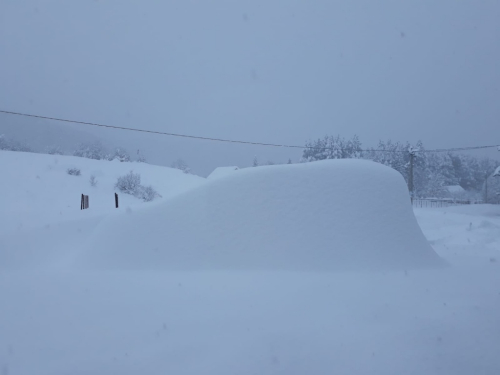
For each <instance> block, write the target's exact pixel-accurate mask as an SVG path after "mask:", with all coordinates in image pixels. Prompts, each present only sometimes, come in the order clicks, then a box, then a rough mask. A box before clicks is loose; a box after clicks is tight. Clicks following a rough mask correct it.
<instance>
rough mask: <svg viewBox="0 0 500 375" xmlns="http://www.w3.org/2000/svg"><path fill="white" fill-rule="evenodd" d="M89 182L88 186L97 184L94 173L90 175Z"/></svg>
mask: <svg viewBox="0 0 500 375" xmlns="http://www.w3.org/2000/svg"><path fill="white" fill-rule="evenodd" d="M89 182H90V186H92V187H95V186H97V178H95V176H94V175H92V176H90V179H89Z"/></svg>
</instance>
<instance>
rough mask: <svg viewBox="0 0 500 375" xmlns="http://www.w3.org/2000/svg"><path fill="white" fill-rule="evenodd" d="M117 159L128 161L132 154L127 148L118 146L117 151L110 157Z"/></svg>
mask: <svg viewBox="0 0 500 375" xmlns="http://www.w3.org/2000/svg"><path fill="white" fill-rule="evenodd" d="M115 159H117V160H120V161H121V162H128V161H130V155H129V153H128V152H127V150H125V149H123V148H120V147H117V148H116V149H115V152H114V153H113V154H112V155H111V157H110V158H109V160H115Z"/></svg>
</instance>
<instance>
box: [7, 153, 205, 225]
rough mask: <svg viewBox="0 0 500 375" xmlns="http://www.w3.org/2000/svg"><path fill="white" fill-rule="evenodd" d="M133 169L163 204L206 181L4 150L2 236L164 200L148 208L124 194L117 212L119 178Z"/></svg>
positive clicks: (139, 166)
mask: <svg viewBox="0 0 500 375" xmlns="http://www.w3.org/2000/svg"><path fill="white" fill-rule="evenodd" d="M72 168H76V169H79V170H80V173H81V174H80V176H75V175H69V174H68V172H67V171H68V169H72ZM131 170H133V171H134V172H135V173H139V174H140V175H141V180H142V184H143V185H152V186H153V187H154V188H155V189H156V190H157V191H158V193H159V194H161V196H162V197H163V200H165V199H168V198H170V197H172V196H175V195H176V194H179V193H181V192H184V191H186V190H189V189H190V188H193V187H196V186H198V185H200V184H202V183H204V182H205V179H204V178H201V177H198V176H193V175H187V174H184V173H182V172H181V171H179V170H177V169H172V168H166V167H159V166H154V165H149V164H144V163H120V162H119V161H112V162H109V161H104V160H90V159H85V158H77V157H73V156H61V155H44V154H32V153H23V152H10V151H0V207H1V208H2V214H1V215H0V234H2V233H4V234H5V233H9V232H12V231H16V230H23V229H27V228H37V227H42V226H47V225H48V226H50V225H53V224H56V223H61V222H67V221H69V220H78V219H82V218H89V217H96V216H102V215H107V214H116V213H117V211H118V212H119V211H123V210H126V209H127V208H139V207H144V206H147V205H151V204H155V203H157V202H158V201H161V200H160V199H158V200H156V201H154V202H152V203H147V204H145V203H144V202H142V201H141V200H139V199H137V198H135V197H132V196H130V195H126V194H120V209H119V210H116V209H115V203H114V192H115V191H116V189H115V187H114V186H115V184H116V181H117V178H118V177H120V176H123V175H126V174H127V173H129V172H130V171H131ZM91 176H94V177H95V180H96V185H95V186H91V184H90V178H91ZM118 193H120V192H118ZM81 194H85V195H89V200H90V209H89V210H86V211H83V212H82V211H80V198H81Z"/></svg>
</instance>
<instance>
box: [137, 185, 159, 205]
mask: <svg viewBox="0 0 500 375" xmlns="http://www.w3.org/2000/svg"><path fill="white" fill-rule="evenodd" d="M157 197H161V195H160V194H158V192H157V191H156V190H155V189H153V187H152V186H141V187H140V188H139V193H138V198H141V199H143V200H144V202H151V201H152V200H154V199H155V198H157Z"/></svg>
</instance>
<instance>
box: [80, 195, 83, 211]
mask: <svg viewBox="0 0 500 375" xmlns="http://www.w3.org/2000/svg"><path fill="white" fill-rule="evenodd" d="M80 210H83V194H82V199H80Z"/></svg>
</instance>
